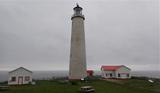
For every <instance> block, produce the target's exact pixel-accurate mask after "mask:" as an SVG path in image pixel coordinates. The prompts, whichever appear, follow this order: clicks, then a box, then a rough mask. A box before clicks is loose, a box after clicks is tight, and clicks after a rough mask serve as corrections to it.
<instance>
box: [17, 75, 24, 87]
mask: <svg viewBox="0 0 160 93" xmlns="http://www.w3.org/2000/svg"><path fill="white" fill-rule="evenodd" d="M18 84H19V85H21V84H23V77H22V76H19V77H18Z"/></svg>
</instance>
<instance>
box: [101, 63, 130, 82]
mask: <svg viewBox="0 0 160 93" xmlns="http://www.w3.org/2000/svg"><path fill="white" fill-rule="evenodd" d="M101 71H102V77H104V78H116V79H129V78H131V74H130V72H131V69H130V68H128V67H126V66H124V65H120V66H102V67H101Z"/></svg>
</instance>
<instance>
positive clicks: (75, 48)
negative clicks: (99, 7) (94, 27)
mask: <svg viewBox="0 0 160 93" xmlns="http://www.w3.org/2000/svg"><path fill="white" fill-rule="evenodd" d="M73 10H74V14H73V16H72V17H71V20H72V32H71V47H70V65H69V79H70V80H79V79H84V78H85V77H86V76H87V71H86V48H85V32H84V20H85V17H84V15H83V14H82V7H80V6H79V5H78V4H77V6H76V7H74V8H73Z"/></svg>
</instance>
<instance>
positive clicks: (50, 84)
mask: <svg viewBox="0 0 160 93" xmlns="http://www.w3.org/2000/svg"><path fill="white" fill-rule="evenodd" d="M83 85H91V86H93V87H94V88H95V90H96V93H160V91H159V90H160V89H159V88H160V86H159V85H156V86H155V85H151V84H149V83H147V82H145V81H144V80H134V79H131V80H129V81H125V83H124V84H116V83H112V82H107V81H102V80H101V81H100V80H99V81H92V82H90V83H81V82H79V83H78V84H77V85H71V84H70V83H67V84H62V83H59V82H55V81H36V85H25V86H11V87H10V90H8V91H0V93H78V89H79V88H80V86H83ZM154 88H155V89H154Z"/></svg>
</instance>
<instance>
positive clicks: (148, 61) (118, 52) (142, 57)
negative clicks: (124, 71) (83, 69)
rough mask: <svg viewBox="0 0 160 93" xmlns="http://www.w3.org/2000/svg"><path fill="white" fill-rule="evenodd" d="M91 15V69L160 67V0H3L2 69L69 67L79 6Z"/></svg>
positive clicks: (0, 25)
mask: <svg viewBox="0 0 160 93" xmlns="http://www.w3.org/2000/svg"><path fill="white" fill-rule="evenodd" d="M76 3H79V5H80V6H81V7H83V14H84V15H85V18H86V19H85V34H86V36H85V37H86V53H87V67H88V69H95V70H99V69H100V66H101V65H126V66H128V67H130V68H131V69H132V70H158V69H159V68H160V64H159V61H158V59H159V55H158V52H159V50H158V49H159V46H158V43H159V41H158V40H159V39H160V38H158V36H159V32H158V27H159V25H158V22H159V19H158V12H159V11H158V5H159V3H158V0H0V70H12V69H15V68H17V67H20V66H23V67H26V68H28V69H30V70H68V69H69V55H70V39H71V16H72V14H73V7H75V5H76Z"/></svg>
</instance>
